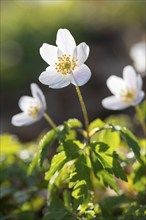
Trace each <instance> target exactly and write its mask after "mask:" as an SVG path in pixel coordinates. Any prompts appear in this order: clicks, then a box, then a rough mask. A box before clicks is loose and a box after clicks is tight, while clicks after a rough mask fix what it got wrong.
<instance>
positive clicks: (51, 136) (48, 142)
mask: <svg viewBox="0 0 146 220" xmlns="http://www.w3.org/2000/svg"><path fill="white" fill-rule="evenodd" d="M55 139H56V131H55V130H51V131H49V132H48V133H47V134H46V135H45V136H44V137H43V138H42V139H41V141H40V144H39V149H40V166H42V164H43V161H44V159H45V157H46V156H47V155H48V151H49V149H50V147H51V146H52V144H53V142H54V141H55Z"/></svg>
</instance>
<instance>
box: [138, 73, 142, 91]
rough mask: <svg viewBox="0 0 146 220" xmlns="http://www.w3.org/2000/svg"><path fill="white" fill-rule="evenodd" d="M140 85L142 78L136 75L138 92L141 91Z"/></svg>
mask: <svg viewBox="0 0 146 220" xmlns="http://www.w3.org/2000/svg"><path fill="white" fill-rule="evenodd" d="M142 84H143V81H142V78H141V76H140V74H138V75H137V89H138V90H141V89H142Z"/></svg>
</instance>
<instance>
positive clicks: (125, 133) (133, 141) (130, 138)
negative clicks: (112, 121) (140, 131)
mask: <svg viewBox="0 0 146 220" xmlns="http://www.w3.org/2000/svg"><path fill="white" fill-rule="evenodd" d="M120 132H121V136H122V137H123V139H124V140H125V141H126V143H127V144H128V146H129V147H130V148H131V149H132V150H133V152H134V154H135V157H136V158H137V160H139V161H140V162H142V161H141V158H140V147H139V144H138V140H137V138H136V137H135V136H134V135H133V134H132V132H131V131H129V130H128V129H126V128H121V129H120Z"/></svg>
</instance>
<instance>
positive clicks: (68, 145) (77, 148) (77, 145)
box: [63, 140, 85, 160]
mask: <svg viewBox="0 0 146 220" xmlns="http://www.w3.org/2000/svg"><path fill="white" fill-rule="evenodd" d="M63 147H64V151H65V154H66V156H67V158H68V159H70V160H71V159H74V158H76V157H78V156H79V155H80V153H82V152H83V150H84V147H85V146H84V144H82V143H81V142H80V141H78V140H68V141H66V142H65V143H64V144H63Z"/></svg>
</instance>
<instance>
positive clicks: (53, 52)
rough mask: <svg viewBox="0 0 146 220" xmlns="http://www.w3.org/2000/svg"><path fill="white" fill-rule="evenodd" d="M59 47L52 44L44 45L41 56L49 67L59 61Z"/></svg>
mask: <svg viewBox="0 0 146 220" xmlns="http://www.w3.org/2000/svg"><path fill="white" fill-rule="evenodd" d="M57 49H58V48H57V47H56V46H53V45H50V44H46V43H45V44H43V45H42V47H41V48H40V55H41V57H42V58H43V60H44V61H46V63H48V64H49V65H52V64H54V63H55V62H56V61H57Z"/></svg>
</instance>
